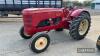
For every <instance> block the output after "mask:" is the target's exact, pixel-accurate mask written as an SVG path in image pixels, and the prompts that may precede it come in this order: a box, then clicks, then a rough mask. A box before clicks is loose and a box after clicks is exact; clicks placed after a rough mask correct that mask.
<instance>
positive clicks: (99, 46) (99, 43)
mask: <svg viewBox="0 0 100 56" xmlns="http://www.w3.org/2000/svg"><path fill="white" fill-rule="evenodd" d="M96 47H97V49H98V50H100V36H99V37H98V40H97V43H96Z"/></svg>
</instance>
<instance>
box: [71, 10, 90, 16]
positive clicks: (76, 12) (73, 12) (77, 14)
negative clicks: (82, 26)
mask: <svg viewBox="0 0 100 56" xmlns="http://www.w3.org/2000/svg"><path fill="white" fill-rule="evenodd" d="M82 12H86V13H88V14H89V16H90V13H89V12H88V11H87V10H85V9H77V10H74V11H72V13H71V17H78V16H79V15H80V14H81V13H82Z"/></svg>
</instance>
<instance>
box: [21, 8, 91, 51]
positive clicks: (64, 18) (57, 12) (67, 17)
mask: <svg viewBox="0 0 100 56" xmlns="http://www.w3.org/2000/svg"><path fill="white" fill-rule="evenodd" d="M22 14H23V21H24V26H22V28H21V30H20V35H21V36H22V38H24V39H30V38H32V42H31V44H30V48H31V50H32V51H33V52H36V53H41V52H43V51H45V50H46V49H47V48H48V46H49V44H50V38H49V35H48V34H47V33H48V32H49V31H50V30H55V31H63V29H69V33H70V36H71V37H72V38H73V39H75V40H81V39H84V38H85V36H86V35H87V33H88V31H89V29H90V24H91V17H90V14H89V12H88V11H87V10H85V9H78V8H28V9H24V10H23V11H22ZM37 32H40V33H39V34H36V33H37Z"/></svg>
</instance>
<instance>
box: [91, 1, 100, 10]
mask: <svg viewBox="0 0 100 56" xmlns="http://www.w3.org/2000/svg"><path fill="white" fill-rule="evenodd" d="M91 8H92V9H100V0H94V1H93V2H92V4H91Z"/></svg>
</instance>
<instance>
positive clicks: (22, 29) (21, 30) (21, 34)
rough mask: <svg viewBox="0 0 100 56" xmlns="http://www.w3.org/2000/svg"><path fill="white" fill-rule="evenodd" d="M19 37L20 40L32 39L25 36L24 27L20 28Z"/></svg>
mask: <svg viewBox="0 0 100 56" xmlns="http://www.w3.org/2000/svg"><path fill="white" fill-rule="evenodd" d="M20 36H21V37H22V38H24V39H30V38H31V37H32V36H30V35H27V34H25V33H24V27H22V28H21V29H20Z"/></svg>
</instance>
